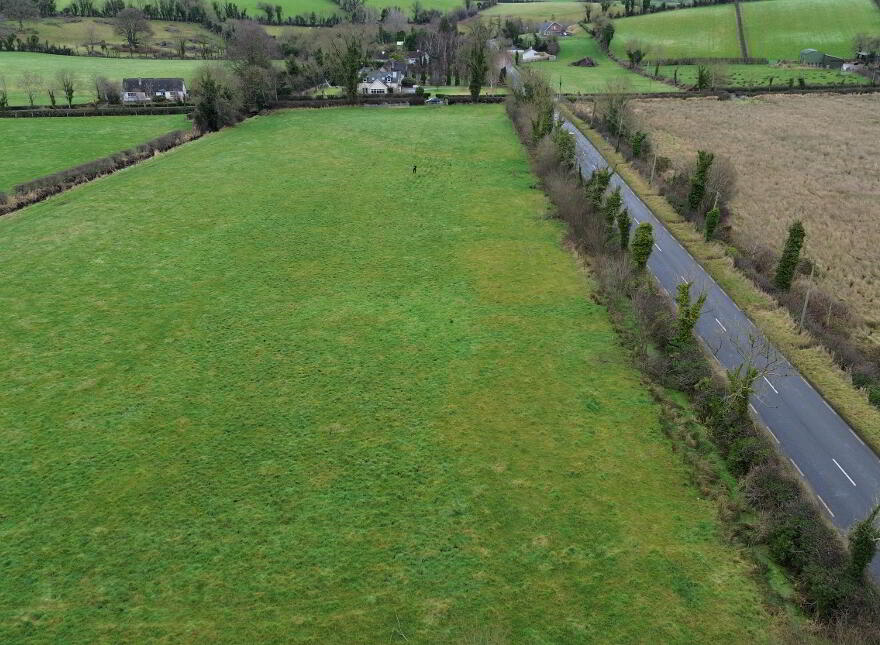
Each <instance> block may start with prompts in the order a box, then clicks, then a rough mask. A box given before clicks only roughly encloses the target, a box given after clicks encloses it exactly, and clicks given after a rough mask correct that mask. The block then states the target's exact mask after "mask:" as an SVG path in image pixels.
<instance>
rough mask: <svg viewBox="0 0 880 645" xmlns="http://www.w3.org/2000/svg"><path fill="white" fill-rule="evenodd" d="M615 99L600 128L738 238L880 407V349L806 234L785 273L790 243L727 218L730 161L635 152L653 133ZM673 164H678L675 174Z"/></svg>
mask: <svg viewBox="0 0 880 645" xmlns="http://www.w3.org/2000/svg"><path fill="white" fill-rule="evenodd" d="M614 104H615V103H614V102H612V105H614ZM616 104H617V106H618V107H617V108H616V110H613V111H612V113H611V116H610V117H609V116H608V115H607V114H606V115H604V116H603V117H602V118H601V119H600V120H598V121H596V122H595V127H597V128H598V129H599V130H600V131H601V132H603V134H605V135H606V136H607V137H609V138H610V139H612V140H614V141H617V140H618V139H619V140H620V143H619V148H620V151H621V153H622V154H623V155H624V156H625V157H626V158H627V159H628V160H630V161H631V162H632V163H633V165H634V166H636V167H637V168H638V169H639V170H640V171H641V172H642V173H643V174H645V175H646V176H652V177H653V179H654V181H655V182H656V183H657V185H658V186H659V191H660V194H662V195H664V196H665V197H666V199H667V200H668V201H669V203H670V204H671V205H672V207H673V208H674V209H675V210H676V212H678V214H679V215H681V216H682V217H684V218H685V219H687V220H689V221H691V222H693V223H694V224H695V225H696V226H697V227H698V228H701V229H702V230H703V231H704V232H705V233H706V239H707V240H708V239H712V238H716V237H717V238H718V239H720V240H722V241H724V242H726V243H728V244H731V245H733V246H734V247H735V248H736V251H737V252H736V254H735V255H734V265H735V266H736V267H737V268H738V269H739V270H740V271H741V272H742V273H744V274H745V275H746V276H748V277H749V278H750V279H751V280H752V282H753V283H754V284H755V285H757V286H758V287H759V288H760V289H761V290H762V291H764V292H765V293H767V294H769V295H770V296H772V297H773V298H774V299H775V300H776V302H778V303H779V304H780V305H781V306H783V307H784V308H785V309H786V310H787V311H788V312H789V313H790V314H791V317H792V318H793V319H794V320H796V321H799V323H800V324H801V325H802V326H803V328H804V329H806V330H807V331H809V332H810V334H811V335H812V336H813V337H814V338H816V339H817V340H818V341H819V342H820V343H821V344H822V345H823V346H824V347H825V348H826V349H827V350H828V351H829V353H830V354H831V356H832V358H833V360H834V362H835V363H836V364H837V366H838V367H840V368H841V369H843V370H844V371H846V372H847V373H849V374H850V376H851V379H852V383H853V385H854V386H855V387H856V388H858V389H861V390H863V391H864V392H865V395H866V396H867V398H868V401H869V402H870V403H872V404H873V405H874V406H876V407H878V408H880V349H878V348H877V347H876V346H872V345H866V344H865V343H864V342H862V341H861V340H860V338H859V336H858V333H859V330H860V329H862V328H863V327H864V321H862V320H861V318H860V317H859V316H858V315H857V314H856V313H855V312H854V311H853V310H852V309H851V308H850V307H849V306H848V305H847V304H846V303H845V302H843V301H841V300H839V299H838V298H836V297H835V296H834V295H833V294H831V293H828V292H827V291H826V290H824V289H822V288H821V287H820V286H818V285H817V284H816V280H817V279H819V278H820V277H821V276H820V274H818V271H819V269H818V267H817V265H816V264H815V263H814V262H812V261H810V260H809V259H808V258H802V257H800V255H799V252H800V247H801V246H802V244H803V240H801V243H800V245H798V255H797V256H796V257H795V260H794V261H793V262H792V261H791V258H790V257H788V265H787V266H786V268H785V271H784V273H783V274H780V267H781V266H783V265H782V263H783V262H784V261H785V260H786V258H787V256H786V249H789V247H788V246H785V247H783V248H779V249H774V248H770V247H769V246H767V245H765V244H761V243H757V242H754V241H749V242H748V243H744V241H742V240H740V239H738V238H737V237H736V236H735V235H733V233H732V228H731V227H730V226H728V225H727V221H728V219H729V218H730V215H731V212H730V209H729V207H728V203H729V200H730V198H731V196H732V193H733V190H734V183H735V171H734V169H733V167H732V164H731V163H730V161H729V160H727V159H726V158H725V157H723V156H722V155H720V154H717V153H712V152H711V151H704V152H701V153H700V154H699V155H698V156H697V158H696V159H695V160H694V161H693V163H692V164H690V165H689V166H688V167H686V168H678V169H675V168H673V166H672V162H671V161H670V160H669V159H667V158H665V157H662V156H657V157H656V158H654V157H652V158H650V159H649V158H648V157H647V156H645V155H643V154H642V155H638V154H635V153H634V150H633V146H632V137H633V136H641V137H648V136H649V133H644V132H641V131H640V130H639V128H638V125H637V123H636V120H635V119H634V118H633V116H632V114H631V112H630V111H629V109H628V106H627V99H625V98H624V97H618V99H617V103H616ZM668 170H672V172H671V174H670V173H667V172H666V171H668ZM695 186H696V190H697V191H698V192H699V191H702V192H700V193H699V198H697V197H696V193H694V190H695ZM713 221H714V224H712V223H711V222H713ZM796 237H797V232H796V231H795V238H796ZM790 239H791V235H790ZM781 276H782V277H781ZM797 278H801V279H797Z"/></svg>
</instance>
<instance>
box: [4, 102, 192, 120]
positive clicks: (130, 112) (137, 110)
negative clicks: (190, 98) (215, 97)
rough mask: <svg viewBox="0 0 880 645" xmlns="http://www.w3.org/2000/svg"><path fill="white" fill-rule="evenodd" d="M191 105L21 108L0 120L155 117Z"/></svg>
mask: <svg viewBox="0 0 880 645" xmlns="http://www.w3.org/2000/svg"><path fill="white" fill-rule="evenodd" d="M193 109H194V108H193V106H191V105H174V106H171V107H130V108H129V107H107V108H95V107H83V108H22V107H18V108H15V109H7V110H0V118H6V119H27V118H35V117H36V118H39V117H57V116H72V117H77V116H156V115H162V114H189V113H190V112H192V111H193Z"/></svg>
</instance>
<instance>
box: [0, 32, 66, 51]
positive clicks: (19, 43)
mask: <svg viewBox="0 0 880 645" xmlns="http://www.w3.org/2000/svg"><path fill="white" fill-rule="evenodd" d="M4 50H6V51H8V52H16V51H18V52H39V53H41V54H56V55H58V56H73V55H74V53H75V52H74V51H73V49H71V48H70V47H64V46H61V45H53V44H51V43H50V42H49V41H48V40H47V41H43V42H40V39H39V38H38V37H37V35H36V34H31V35H30V36H28V37H27V38H25V39H24V40H22V39H21V38H19V37H18V36H16V35H15V34H6V36H5V37H2V38H0V51H4Z"/></svg>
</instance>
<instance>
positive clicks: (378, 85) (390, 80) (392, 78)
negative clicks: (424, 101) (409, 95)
mask: <svg viewBox="0 0 880 645" xmlns="http://www.w3.org/2000/svg"><path fill="white" fill-rule="evenodd" d="M401 83H403V74H401V73H400V72H397V71H386V70H381V69H380V70H379V71H376V72H370V73H368V74H366V75H365V76H364V77H363V78H362V79H361V82H360V83H358V87H357V90H358V94H394V93H395V92H400V91H401V88H402V86H401Z"/></svg>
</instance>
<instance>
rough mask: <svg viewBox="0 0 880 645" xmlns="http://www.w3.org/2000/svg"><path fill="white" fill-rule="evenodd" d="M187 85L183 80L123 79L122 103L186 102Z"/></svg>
mask: <svg viewBox="0 0 880 645" xmlns="http://www.w3.org/2000/svg"><path fill="white" fill-rule="evenodd" d="M186 96H187V90H186V83H184V82H183V79H182V78H123V79H122V101H123V102H124V103H144V102H146V101H155V100H156V99H157V98H160V99H164V100H168V101H185V100H186Z"/></svg>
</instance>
